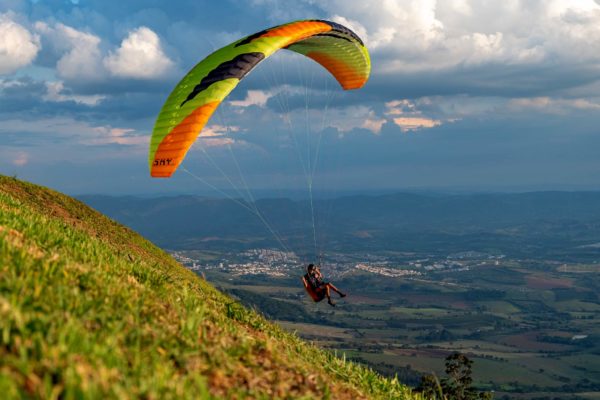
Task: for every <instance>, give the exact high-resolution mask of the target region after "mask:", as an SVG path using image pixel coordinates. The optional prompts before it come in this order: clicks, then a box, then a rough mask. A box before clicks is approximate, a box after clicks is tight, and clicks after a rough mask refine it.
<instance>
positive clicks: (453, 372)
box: [416, 353, 492, 400]
mask: <svg viewBox="0 0 600 400" xmlns="http://www.w3.org/2000/svg"><path fill="white" fill-rule="evenodd" d="M472 365H473V361H471V360H469V358H468V357H467V356H465V355H464V354H461V353H453V354H451V355H449V356H448V357H446V369H445V372H446V375H447V376H448V377H447V378H444V379H442V380H441V381H438V379H437V377H435V376H434V375H424V376H423V377H422V378H421V383H420V385H419V387H417V389H416V391H418V392H421V393H423V394H424V395H425V396H426V397H428V398H430V399H434V400H478V399H481V400H483V399H485V400H488V399H490V400H491V399H492V393H490V392H479V391H477V389H475V388H473V387H472V386H471V385H472V383H473V378H471V374H472V372H473V371H472Z"/></svg>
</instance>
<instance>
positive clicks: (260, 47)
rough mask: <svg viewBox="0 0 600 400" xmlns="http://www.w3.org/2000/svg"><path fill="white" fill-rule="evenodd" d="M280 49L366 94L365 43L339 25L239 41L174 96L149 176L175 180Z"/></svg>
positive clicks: (310, 24)
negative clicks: (219, 114) (238, 90)
mask: <svg viewBox="0 0 600 400" xmlns="http://www.w3.org/2000/svg"><path fill="white" fill-rule="evenodd" d="M280 49H286V50H290V51H294V52H296V53H299V54H302V55H304V56H306V57H309V58H311V59H313V60H315V61H316V62H317V63H319V64H321V65H322V66H323V67H324V68H326V69H327V70H328V71H329V72H330V73H331V74H332V75H333V76H334V77H335V79H336V80H337V81H338V82H339V84H340V85H341V86H342V88H343V89H345V90H350V89H358V88H361V87H362V86H363V85H364V84H365V83H366V81H367V79H368V78H369V73H370V70H371V63H370V59H369V53H368V51H367V49H366V47H365V46H364V44H363V42H362V40H361V39H360V38H359V37H358V36H357V35H356V34H355V33H354V32H352V31H351V30H350V29H348V28H346V27H345V26H343V25H340V24H337V23H335V22H330V21H323V20H302V21H295V22H290V23H288V24H283V25H279V26H275V27H273V28H269V29H265V30H263V31H260V32H257V33H255V34H252V35H250V36H247V37H245V38H243V39H240V40H238V41H235V42H233V43H231V44H230V45H228V46H225V47H223V48H221V49H219V50H217V51H215V52H214V53H212V54H210V55H209V56H208V57H206V58H205V59H204V60H202V61H200V62H199V63H198V64H197V65H196V66H195V67H194V68H192V70H191V71H190V72H189V73H188V74H187V75H186V76H185V77H184V78H183V79H182V80H181V81H180V82H179V83H178V84H177V86H176V87H175V89H174V90H173V92H172V93H171V94H170V95H169V97H168V99H167V101H166V102H165V104H164V105H163V107H162V110H161V111H160V114H159V115H158V117H157V119H156V123H155V125H154V130H153V133H152V138H151V141H150V149H149V154H148V162H149V167H150V174H151V175H152V176H153V177H170V176H171V175H172V174H173V173H174V172H175V171H176V170H177V168H178V167H179V164H180V163H181V162H182V161H183V159H184V158H185V155H186V153H187V151H188V150H189V148H190V147H191V146H192V144H193V143H194V141H195V140H196V138H197V137H198V135H199V134H200V132H201V131H202V129H203V128H204V126H205V125H206V123H207V122H208V120H209V119H210V117H211V115H212V114H213V113H214V111H215V110H216V108H217V107H218V106H219V104H220V103H221V102H222V101H223V99H225V97H227V95H228V94H229V93H230V92H231V91H232V90H233V89H234V88H235V87H236V86H237V84H238V83H239V82H240V80H241V79H242V78H244V76H246V75H247V74H248V73H249V72H250V71H251V70H252V69H253V68H254V67H256V66H257V65H258V64H259V63H260V62H261V61H262V60H264V59H266V58H268V57H269V56H270V55H272V54H273V53H275V52H276V51H278V50H280Z"/></svg>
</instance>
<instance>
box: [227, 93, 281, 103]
mask: <svg viewBox="0 0 600 400" xmlns="http://www.w3.org/2000/svg"><path fill="white" fill-rule="evenodd" d="M272 96H273V94H272V93H271V92H268V91H264V90H248V94H246V98H245V99H244V100H233V101H230V102H229V104H231V105H232V106H235V107H250V106H258V107H264V106H265V105H266V104H267V101H268V100H269V99H270V98H271V97H272Z"/></svg>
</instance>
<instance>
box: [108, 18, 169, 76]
mask: <svg viewBox="0 0 600 400" xmlns="http://www.w3.org/2000/svg"><path fill="white" fill-rule="evenodd" d="M173 65H174V64H173V61H171V60H170V59H169V58H168V57H167V56H166V55H165V53H164V52H163V49H162V46H161V44H160V38H159V37H158V35H157V34H156V33H154V31H152V30H151V29H149V28H147V27H145V26H142V27H139V28H137V29H136V30H134V31H131V32H129V35H128V36H127V37H126V38H125V39H123V41H122V42H121V46H120V47H119V48H118V49H117V50H116V51H115V52H112V53H110V54H109V55H108V56H107V57H105V58H104V66H105V67H106V68H107V69H108V70H109V71H110V73H111V74H113V75H116V76H121V77H129V78H142V79H150V78H156V77H158V76H161V75H163V74H165V73H166V72H167V71H168V70H169V69H170V68H171V67H172V66H173Z"/></svg>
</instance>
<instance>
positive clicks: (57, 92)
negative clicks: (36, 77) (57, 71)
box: [43, 81, 106, 106]
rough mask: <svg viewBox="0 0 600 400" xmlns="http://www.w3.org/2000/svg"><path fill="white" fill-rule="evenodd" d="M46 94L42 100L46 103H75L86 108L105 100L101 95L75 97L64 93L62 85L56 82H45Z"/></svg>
mask: <svg viewBox="0 0 600 400" xmlns="http://www.w3.org/2000/svg"><path fill="white" fill-rule="evenodd" d="M46 89H47V93H46V94H45V95H44V97H43V99H44V100H46V101H54V102H64V101H74V102H75V103H79V104H85V105H88V106H95V105H97V104H98V103H100V102H101V101H102V100H104V99H105V98H106V96H103V95H97V94H95V95H75V94H66V93H64V83H63V82H61V81H58V82H46Z"/></svg>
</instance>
